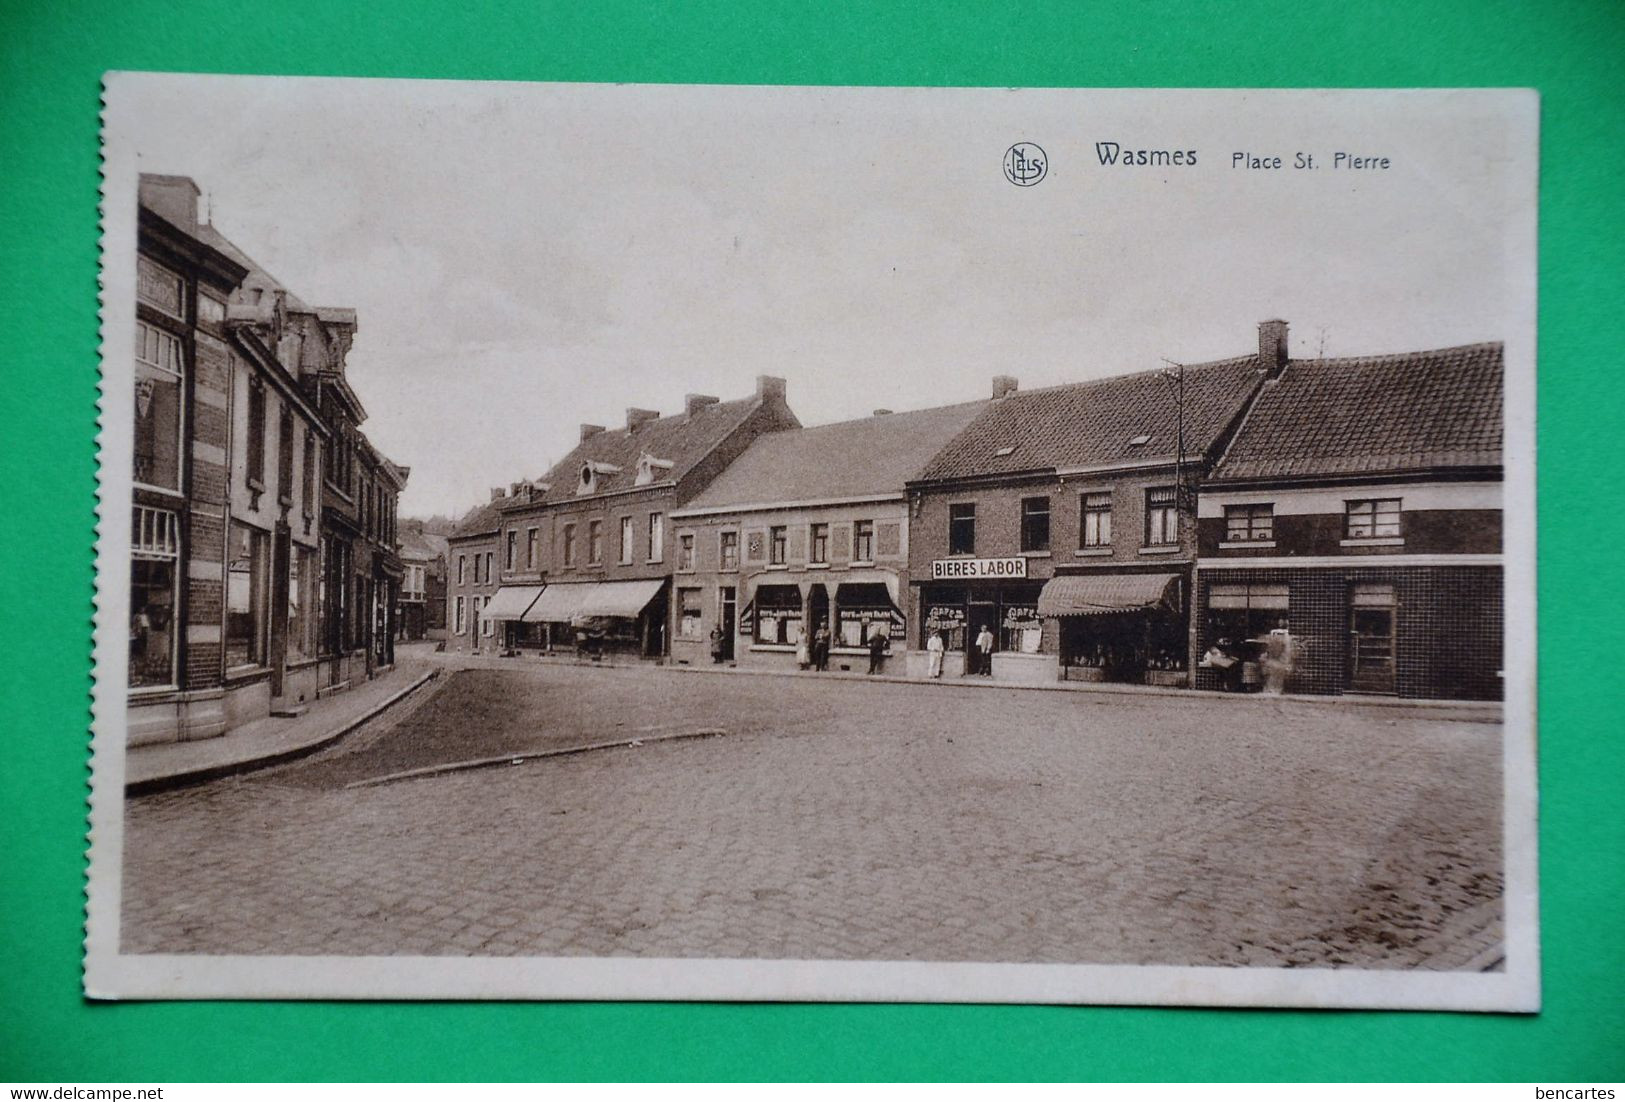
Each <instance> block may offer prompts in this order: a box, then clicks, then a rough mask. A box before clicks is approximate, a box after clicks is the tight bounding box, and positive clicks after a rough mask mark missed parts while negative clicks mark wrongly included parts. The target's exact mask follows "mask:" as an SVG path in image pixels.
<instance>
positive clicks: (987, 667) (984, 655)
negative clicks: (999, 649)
mask: <svg viewBox="0 0 1625 1102" xmlns="http://www.w3.org/2000/svg"><path fill="white" fill-rule="evenodd" d="M976 664H977V666H978V667H980V668H979V669H978V671H977V672H978V673H982V674H985V675H986V676H988V677H992V676H993V629H992V628H990V627H988V626H987V625H986V624H983V625H982V630H981V631H980V632H979V633H978V634H977V636H976Z"/></svg>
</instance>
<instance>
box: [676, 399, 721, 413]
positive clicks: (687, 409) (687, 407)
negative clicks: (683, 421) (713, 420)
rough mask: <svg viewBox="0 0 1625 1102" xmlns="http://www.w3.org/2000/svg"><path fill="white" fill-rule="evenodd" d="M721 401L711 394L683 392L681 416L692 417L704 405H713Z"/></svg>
mask: <svg viewBox="0 0 1625 1102" xmlns="http://www.w3.org/2000/svg"><path fill="white" fill-rule="evenodd" d="M720 401H722V399H721V398H718V397H716V396H714V395H711V394H685V395H683V416H684V417H693V416H694V415H695V414H696V413H698V412H700V410H702V409H704V408H705V407H706V406H714V405H716V404H717V403H718V402H720Z"/></svg>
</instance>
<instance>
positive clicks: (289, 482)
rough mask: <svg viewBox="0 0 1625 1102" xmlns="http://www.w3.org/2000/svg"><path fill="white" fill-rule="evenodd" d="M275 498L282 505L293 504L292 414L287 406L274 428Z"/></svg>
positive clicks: (283, 408) (284, 407)
mask: <svg viewBox="0 0 1625 1102" xmlns="http://www.w3.org/2000/svg"><path fill="white" fill-rule="evenodd" d="M276 496H277V500H278V501H280V502H282V503H283V504H284V505H288V504H292V502H293V412H292V411H291V410H289V409H288V407H287V406H283V407H282V416H281V417H279V418H278V419H277V426H276Z"/></svg>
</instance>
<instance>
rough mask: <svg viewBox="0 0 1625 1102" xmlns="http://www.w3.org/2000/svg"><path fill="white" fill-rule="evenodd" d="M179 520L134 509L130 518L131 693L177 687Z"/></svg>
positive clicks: (165, 512)
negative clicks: (176, 621)
mask: <svg viewBox="0 0 1625 1102" xmlns="http://www.w3.org/2000/svg"><path fill="white" fill-rule="evenodd" d="M180 553H181V544H180V526H179V522H178V518H177V517H176V515H175V514H174V513H171V512H170V511H169V510H167V509H147V508H144V507H142V506H140V505H137V506H136V507H135V510H134V512H133V513H132V514H131V517H130V677H129V681H130V688H132V689H144V688H149V687H151V686H155V685H173V684H174V683H175V627H176V624H175V582H176V577H177V574H176V568H177V565H178V563H179V561H180Z"/></svg>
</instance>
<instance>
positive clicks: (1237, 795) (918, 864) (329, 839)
mask: <svg viewBox="0 0 1625 1102" xmlns="http://www.w3.org/2000/svg"><path fill="white" fill-rule="evenodd" d="M710 731H721V732H722V733H721V734H715V735H712V736H711V737H702V738H692V739H680V740H670V741H662V740H663V739H666V738H668V737H669V736H673V735H688V734H693V733H696V732H710ZM1500 734H1501V731H1500V727H1499V726H1498V725H1495V724H1485V723H1470V722H1463V721H1461V720H1459V719H1452V718H1438V717H1434V716H1430V715H1428V714H1427V713H1420V712H1411V711H1400V710H1395V709H1382V708H1372V707H1365V706H1360V705H1354V704H1350V703H1348V702H1341V703H1338V702H1331V701H1328V702H1325V703H1319V702H1303V701H1294V700H1286V701H1283V700H1277V699H1266V698H1246V699H1243V698H1236V699H1219V700H1215V699H1213V698H1199V697H1192V698H1186V699H1182V698H1179V697H1133V696H1119V695H1109V694H1079V693H1059V692H1019V691H1013V690H1002V689H994V688H987V687H979V688H961V687H956V686H953V685H951V684H893V683H886V684H865V683H862V682H858V681H853V680H841V681H820V680H819V679H817V678H814V677H776V676H775V677H750V676H720V675H710V674H697V673H692V672H683V671H677V670H662V669H656V668H642V669H598V668H588V667H570V666H552V665H542V664H530V665H523V666H515V667H513V668H504V669H497V668H468V669H461V670H455V671H448V672H447V674H446V675H445V676H443V677H442V678H441V679H440V681H439V683H438V688H436V689H435V690H434V691H432V692H429V693H425V694H423V696H422V699H414V700H413V701H411V702H409V703H408V704H406V705H404V706H403V707H402V710H400V711H397V712H393V713H389V714H387V715H386V716H385V717H384V718H383V719H381V720H379V721H377V722H376V723H374V724H372V725H371V726H369V727H367V728H364V729H362V730H360V731H358V732H356V733H355V734H353V735H351V736H350V737H348V738H347V739H345V740H344V741H343V742H342V743H341V744H339V745H338V746H336V747H334V748H332V749H330V750H327V751H325V752H323V753H321V754H319V755H316V756H314V757H312V758H309V759H306V760H304V761H301V762H297V763H294V764H291V765H287V766H283V767H280V768H277V769H273V770H266V771H262V772H259V773H254V774H250V775H247V776H245V777H242V778H238V779H233V780H226V781H219V782H216V783H213V784H210V785H207V786H204V787H200V788H194V789H186V790H181V791H177V792H172V793H167V794H163V795H157V796H152V797H146V798H142V799H138V800H134V801H132V802H131V804H130V806H129V810H128V819H127V829H126V845H127V847H128V852H127V854H126V858H125V880H124V892H125V899H124V908H123V916H124V918H123V923H124V925H123V937H124V942H125V949H126V951H130V952H168V953H275V954H474V953H481V954H527V955H574V954H593V955H623V954H624V955H639V956H687V957H694V956H723V957H779V958H825V959H931V960H997V961H1043V962H1086V963H1157V964H1229V965H1275V966H1281V965H1288V966H1293V965H1302V966H1329V965H1354V966H1359V967H1364V968H1407V967H1449V968H1459V967H1474V968H1478V967H1491V966H1494V964H1495V963H1496V961H1497V959H1498V958H1497V953H1496V947H1497V945H1498V942H1499V936H1500V935H1499V928H1500V895H1501V888H1502V876H1501V851H1500V834H1499V823H1500V809H1499V807H1498V806H1497V805H1496V804H1495V803H1494V802H1486V801H1484V800H1483V799H1482V798H1481V794H1483V793H1494V792H1499V791H1500V780H1499V753H1500ZM625 740H638V741H639V742H640V743H641V744H639V745H633V746H627V747H623V748H618V749H607V750H597V751H591V752H587V753H582V754H576V755H570V756H560V757H542V758H532V759H530V760H527V761H524V762H522V763H520V764H514V765H503V766H498V767H495V768H480V769H471V770H463V771H452V772H447V773H444V774H440V775H436V776H431V777H425V778H420V779H410V780H399V781H393V782H388V783H382V784H370V783H366V782H370V781H374V780H376V779H378V778H382V777H385V776H387V775H389V774H393V773H397V772H400V771H402V770H412V769H422V768H425V767H431V766H438V765H445V764H448V763H455V762H459V761H469V760H474V759H481V758H490V757H495V756H500V755H510V754H511V755H515V756H519V755H524V754H534V753H537V752H541V751H547V750H550V749H559V748H567V747H574V746H579V745H583V744H588V743H594V742H606V741H625ZM347 786H349V787H347Z"/></svg>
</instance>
